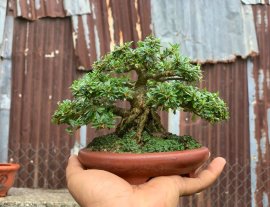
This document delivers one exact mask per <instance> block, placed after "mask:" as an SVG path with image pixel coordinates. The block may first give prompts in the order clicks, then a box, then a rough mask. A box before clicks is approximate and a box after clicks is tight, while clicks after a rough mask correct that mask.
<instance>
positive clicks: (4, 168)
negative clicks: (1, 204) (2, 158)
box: [0, 163, 20, 197]
mask: <svg viewBox="0 0 270 207" xmlns="http://www.w3.org/2000/svg"><path fill="white" fill-rule="evenodd" d="M19 168H20V165H19V164H15V163H0V197H4V196H6V195H7V192H8V190H9V189H10V188H11V187H12V185H13V183H14V179H15V175H16V172H17V171H18V169H19Z"/></svg>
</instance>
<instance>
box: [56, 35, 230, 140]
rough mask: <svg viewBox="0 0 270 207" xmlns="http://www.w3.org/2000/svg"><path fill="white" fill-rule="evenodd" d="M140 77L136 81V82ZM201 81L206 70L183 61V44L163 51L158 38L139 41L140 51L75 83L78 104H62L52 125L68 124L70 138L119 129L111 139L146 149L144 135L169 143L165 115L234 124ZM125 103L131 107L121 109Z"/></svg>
mask: <svg viewBox="0 0 270 207" xmlns="http://www.w3.org/2000/svg"><path fill="white" fill-rule="evenodd" d="M133 71H134V72H133ZM134 73H135V74H136V75H135V76H136V78H132V77H131V75H132V74H134ZM133 76H134V75H133ZM201 78H202V72H201V69H200V66H199V65H195V64H192V63H191V61H190V59H189V58H187V57H184V56H182V55H180V53H179V45H177V44H173V45H170V47H168V48H162V46H161V43H160V40H159V39H157V38H155V37H153V36H149V37H147V38H146V39H145V40H144V41H139V42H138V43H137V47H136V48H135V49H133V48H132V42H128V43H125V44H123V45H120V46H116V47H115V49H114V50H113V51H112V52H110V53H108V54H107V55H105V56H104V57H103V58H101V59H100V60H98V61H96V62H95V63H94V64H93V71H92V72H90V73H88V74H86V75H85V76H84V77H82V78H81V79H79V80H75V81H74V82H73V84H72V86H71V90H72V94H73V96H74V99H73V100H64V101H63V102H61V103H59V106H58V109H57V110H56V112H55V113H54V115H53V118H52V121H53V122H54V123H56V124H68V125H69V126H68V128H67V130H68V131H69V132H72V131H73V130H76V129H78V128H79V127H81V126H82V125H87V124H90V123H91V124H92V126H93V127H95V128H96V129H103V128H114V127H115V132H114V133H113V137H112V135H108V136H110V137H112V138H113V139H121V138H123V137H125V136H126V135H127V134H129V135H130V138H131V139H132V140H133V141H134V142H136V143H137V144H138V145H144V144H145V142H146V141H145V139H144V135H147V136H151V137H154V138H156V140H157V139H168V137H170V136H171V135H170V134H169V133H168V132H167V131H166V129H165V128H164V127H163V126H162V124H161V121H160V116H159V114H158V111H160V110H161V111H162V110H165V111H168V110H169V109H171V110H173V111H176V110H178V109H182V110H184V111H187V112H191V113H193V115H195V116H199V117H201V118H203V119H205V120H207V121H209V122H211V123H215V122H218V121H220V120H225V119H227V118H228V108H227V106H226V104H225V103H224V101H223V100H221V99H220V98H219V96H218V94H217V93H210V92H208V91H206V90H205V89H204V90H201V89H199V88H198V87H196V86H195V84H196V83H198V81H200V80H201ZM119 101H127V102H128V103H129V106H130V107H128V108H121V107H119V106H117V104H116V103H119ZM131 132H132V133H131Z"/></svg>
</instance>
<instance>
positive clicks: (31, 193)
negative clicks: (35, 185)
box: [0, 188, 79, 207]
mask: <svg viewBox="0 0 270 207" xmlns="http://www.w3.org/2000/svg"><path fill="white" fill-rule="evenodd" d="M0 207H79V205H78V204H77V203H76V202H75V201H74V199H73V198H72V197H71V195H70V194H69V192H68V190H66V189H61V190H45V189H29V188H11V189H10V190H9V192H8V196H6V197H0Z"/></svg>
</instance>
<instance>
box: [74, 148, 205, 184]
mask: <svg viewBox="0 0 270 207" xmlns="http://www.w3.org/2000/svg"><path fill="white" fill-rule="evenodd" d="M208 158H209V150H208V148H206V147H201V148H199V149H193V150H184V151H174V152H160V153H144V154H132V153H110V152H93V151H90V150H87V149H81V150H80V151H79V155H78V159H79V161H80V162H81V164H82V165H83V166H84V167H85V168H87V169H99V170H106V171H109V172H111V173H114V174H116V175H118V176H120V177H122V178H123V179H125V180H126V181H128V182H129V183H130V184H142V183H144V182H147V181H148V180H149V179H151V178H153V177H158V176H167V175H188V174H190V173H193V172H195V170H196V169H197V168H198V167H200V166H201V165H202V164H203V163H204V162H205V161H206V160H208Z"/></svg>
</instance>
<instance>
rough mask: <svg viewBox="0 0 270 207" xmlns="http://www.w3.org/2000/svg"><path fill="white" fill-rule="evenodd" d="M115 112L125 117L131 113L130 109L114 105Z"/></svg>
mask: <svg viewBox="0 0 270 207" xmlns="http://www.w3.org/2000/svg"><path fill="white" fill-rule="evenodd" d="M112 110H113V113H114V114H116V115H117V116H121V117H125V116H127V115H128V114H129V109H124V108H120V107H118V106H114V105H113V106H112Z"/></svg>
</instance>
